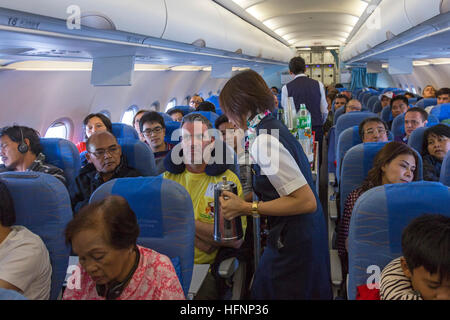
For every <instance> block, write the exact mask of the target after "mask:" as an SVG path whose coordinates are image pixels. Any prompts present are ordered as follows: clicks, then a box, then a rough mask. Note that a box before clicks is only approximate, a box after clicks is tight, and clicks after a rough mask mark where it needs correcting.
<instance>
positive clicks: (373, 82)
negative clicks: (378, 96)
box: [350, 68, 378, 90]
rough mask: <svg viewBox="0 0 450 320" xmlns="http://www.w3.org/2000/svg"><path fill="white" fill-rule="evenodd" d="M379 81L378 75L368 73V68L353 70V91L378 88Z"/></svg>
mask: <svg viewBox="0 0 450 320" xmlns="http://www.w3.org/2000/svg"><path fill="white" fill-rule="evenodd" d="M377 80H378V74H377V73H367V70H366V68H353V69H352V83H351V85H350V86H351V90H355V89H358V88H365V87H376V86H377Z"/></svg>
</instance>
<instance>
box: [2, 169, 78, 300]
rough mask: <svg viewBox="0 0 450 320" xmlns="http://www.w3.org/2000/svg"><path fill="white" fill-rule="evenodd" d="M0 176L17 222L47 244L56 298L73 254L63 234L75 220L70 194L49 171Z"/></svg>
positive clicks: (6, 173)
mask: <svg viewBox="0 0 450 320" xmlns="http://www.w3.org/2000/svg"><path fill="white" fill-rule="evenodd" d="M0 179H1V180H2V181H3V182H4V183H5V184H6V186H7V187H8V190H9V191H10V193H11V196H12V198H13V202H14V209H15V212H16V225H22V226H24V227H26V228H27V229H29V230H30V231H31V232H33V233H35V234H37V235H38V236H39V237H41V239H42V241H43V242H44V244H45V246H46V247H47V250H48V252H49V255H50V262H51V265H52V281H51V292H50V299H52V300H56V298H57V297H58V294H59V292H60V291H61V287H62V284H63V282H64V278H65V275H66V270H67V264H68V261H69V254H70V249H69V247H66V244H65V241H64V237H63V234H64V229H65V227H66V225H67V224H68V223H69V221H70V220H71V219H72V209H71V208H72V207H71V204H70V197H69V193H68V192H67V189H66V187H65V186H64V184H63V183H62V182H61V181H59V180H58V179H56V178H55V177H53V176H52V175H49V174H46V173H41V172H5V173H1V174H0Z"/></svg>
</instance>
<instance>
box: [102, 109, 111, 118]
mask: <svg viewBox="0 0 450 320" xmlns="http://www.w3.org/2000/svg"><path fill="white" fill-rule="evenodd" d="M99 113H101V114H103V115H104V116H105V117H107V118H108V119H110V120H111V112H109V111H108V110H106V109H103V110H102V111H100V112H99Z"/></svg>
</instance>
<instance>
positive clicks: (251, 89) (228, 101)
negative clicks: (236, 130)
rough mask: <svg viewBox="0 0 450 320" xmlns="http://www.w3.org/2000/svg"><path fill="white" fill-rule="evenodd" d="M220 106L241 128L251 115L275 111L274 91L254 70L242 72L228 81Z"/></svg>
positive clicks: (222, 93) (221, 96) (221, 95)
mask: <svg viewBox="0 0 450 320" xmlns="http://www.w3.org/2000/svg"><path fill="white" fill-rule="evenodd" d="M219 104H220V108H221V109H222V111H223V113H224V114H226V115H227V117H228V119H230V120H233V121H235V122H236V123H237V124H239V127H241V128H242V127H243V126H244V123H243V121H244V122H245V121H246V120H247V116H248V115H249V114H250V117H253V116H255V115H256V114H258V113H261V112H264V111H266V110H270V111H273V110H274V109H275V101H274V99H273V93H272V91H271V90H270V89H269V87H268V86H267V84H266V82H265V81H264V79H263V78H262V77H261V76H260V75H259V74H258V73H257V72H255V71H253V70H246V71H242V72H241V73H238V74H237V75H235V76H234V77H232V78H231V79H230V80H228V82H227V83H226V84H225V86H224V87H223V89H222V91H221V92H220V96H219ZM244 118H245V119H244Z"/></svg>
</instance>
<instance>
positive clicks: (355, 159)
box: [339, 142, 423, 214]
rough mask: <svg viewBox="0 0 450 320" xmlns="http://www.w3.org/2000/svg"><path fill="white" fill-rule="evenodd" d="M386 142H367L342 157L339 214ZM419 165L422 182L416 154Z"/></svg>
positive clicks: (418, 155)
mask: <svg viewBox="0 0 450 320" xmlns="http://www.w3.org/2000/svg"><path fill="white" fill-rule="evenodd" d="M386 143H387V142H368V143H361V144H358V145H356V146H354V147H353V148H351V149H350V150H348V151H347V153H346V154H345V156H344V159H343V161H342V168H341V180H340V184H339V192H340V195H341V201H340V212H341V214H342V213H343V212H344V206H345V200H346V199H347V196H348V194H349V193H350V192H352V191H353V190H354V189H356V188H357V187H359V186H361V184H362V183H363V181H364V179H365V178H366V177H367V173H368V172H369V170H370V169H371V168H372V167H373V160H374V158H375V156H376V155H377V153H378V152H379V151H380V150H381V149H382V148H383V147H384V145H385V144H386ZM417 157H418V159H419V163H416V167H417V168H418V180H422V172H423V170H422V156H421V155H420V154H419V153H418V152H417Z"/></svg>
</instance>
